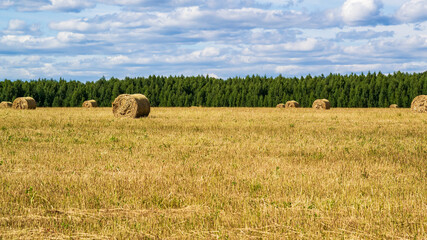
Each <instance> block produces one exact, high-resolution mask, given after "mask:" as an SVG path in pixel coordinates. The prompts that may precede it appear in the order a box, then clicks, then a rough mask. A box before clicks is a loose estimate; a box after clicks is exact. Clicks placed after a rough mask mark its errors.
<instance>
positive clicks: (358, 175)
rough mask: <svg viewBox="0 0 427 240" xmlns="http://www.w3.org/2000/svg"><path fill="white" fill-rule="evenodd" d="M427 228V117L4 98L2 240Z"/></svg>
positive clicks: (423, 234) (356, 233) (412, 235)
mask: <svg viewBox="0 0 427 240" xmlns="http://www.w3.org/2000/svg"><path fill="white" fill-rule="evenodd" d="M2 238H3V239H16V238H28V239H33V238H43V239H48V238H56V239H58V238H76V239H81V238H87V239H110V238H119V239H127V238H141V239H144V238H145V239H194V238H198V239H216V238H220V239H248V238H263V239H284V238H289V239H319V238H326V239H330V238H332V239H342V238H344V239H426V238H427V114H416V113H412V112H411V111H410V110H409V109H331V110H329V111H315V110H313V109H291V110H289V109H275V108H198V107H195V108H152V111H151V114H150V116H149V117H148V118H143V119H118V118H114V117H113V114H112V112H111V109H110V108H98V109H81V108H38V109H36V110H33V111H17V110H11V109H6V110H5V109H0V239H2Z"/></svg>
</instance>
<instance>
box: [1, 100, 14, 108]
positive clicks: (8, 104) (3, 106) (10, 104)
mask: <svg viewBox="0 0 427 240" xmlns="http://www.w3.org/2000/svg"><path fill="white" fill-rule="evenodd" d="M11 107H12V103H11V102H5V101H3V102H1V103H0V108H11Z"/></svg>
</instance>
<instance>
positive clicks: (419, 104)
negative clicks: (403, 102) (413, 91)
mask: <svg viewBox="0 0 427 240" xmlns="http://www.w3.org/2000/svg"><path fill="white" fill-rule="evenodd" d="M411 109H412V111H414V112H419V113H427V95H419V96H417V97H415V98H414V100H412V103H411Z"/></svg>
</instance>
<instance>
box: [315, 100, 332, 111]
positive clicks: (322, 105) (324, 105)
mask: <svg viewBox="0 0 427 240" xmlns="http://www.w3.org/2000/svg"><path fill="white" fill-rule="evenodd" d="M312 107H313V108H314V109H323V110H327V109H330V108H331V104H330V103H329V100H328V99H317V100H316V101H314V102H313V106H312Z"/></svg>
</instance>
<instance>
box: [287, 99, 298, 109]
mask: <svg viewBox="0 0 427 240" xmlns="http://www.w3.org/2000/svg"><path fill="white" fill-rule="evenodd" d="M285 108H299V103H298V102H297V101H294V100H291V101H287V102H286V104H285Z"/></svg>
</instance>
